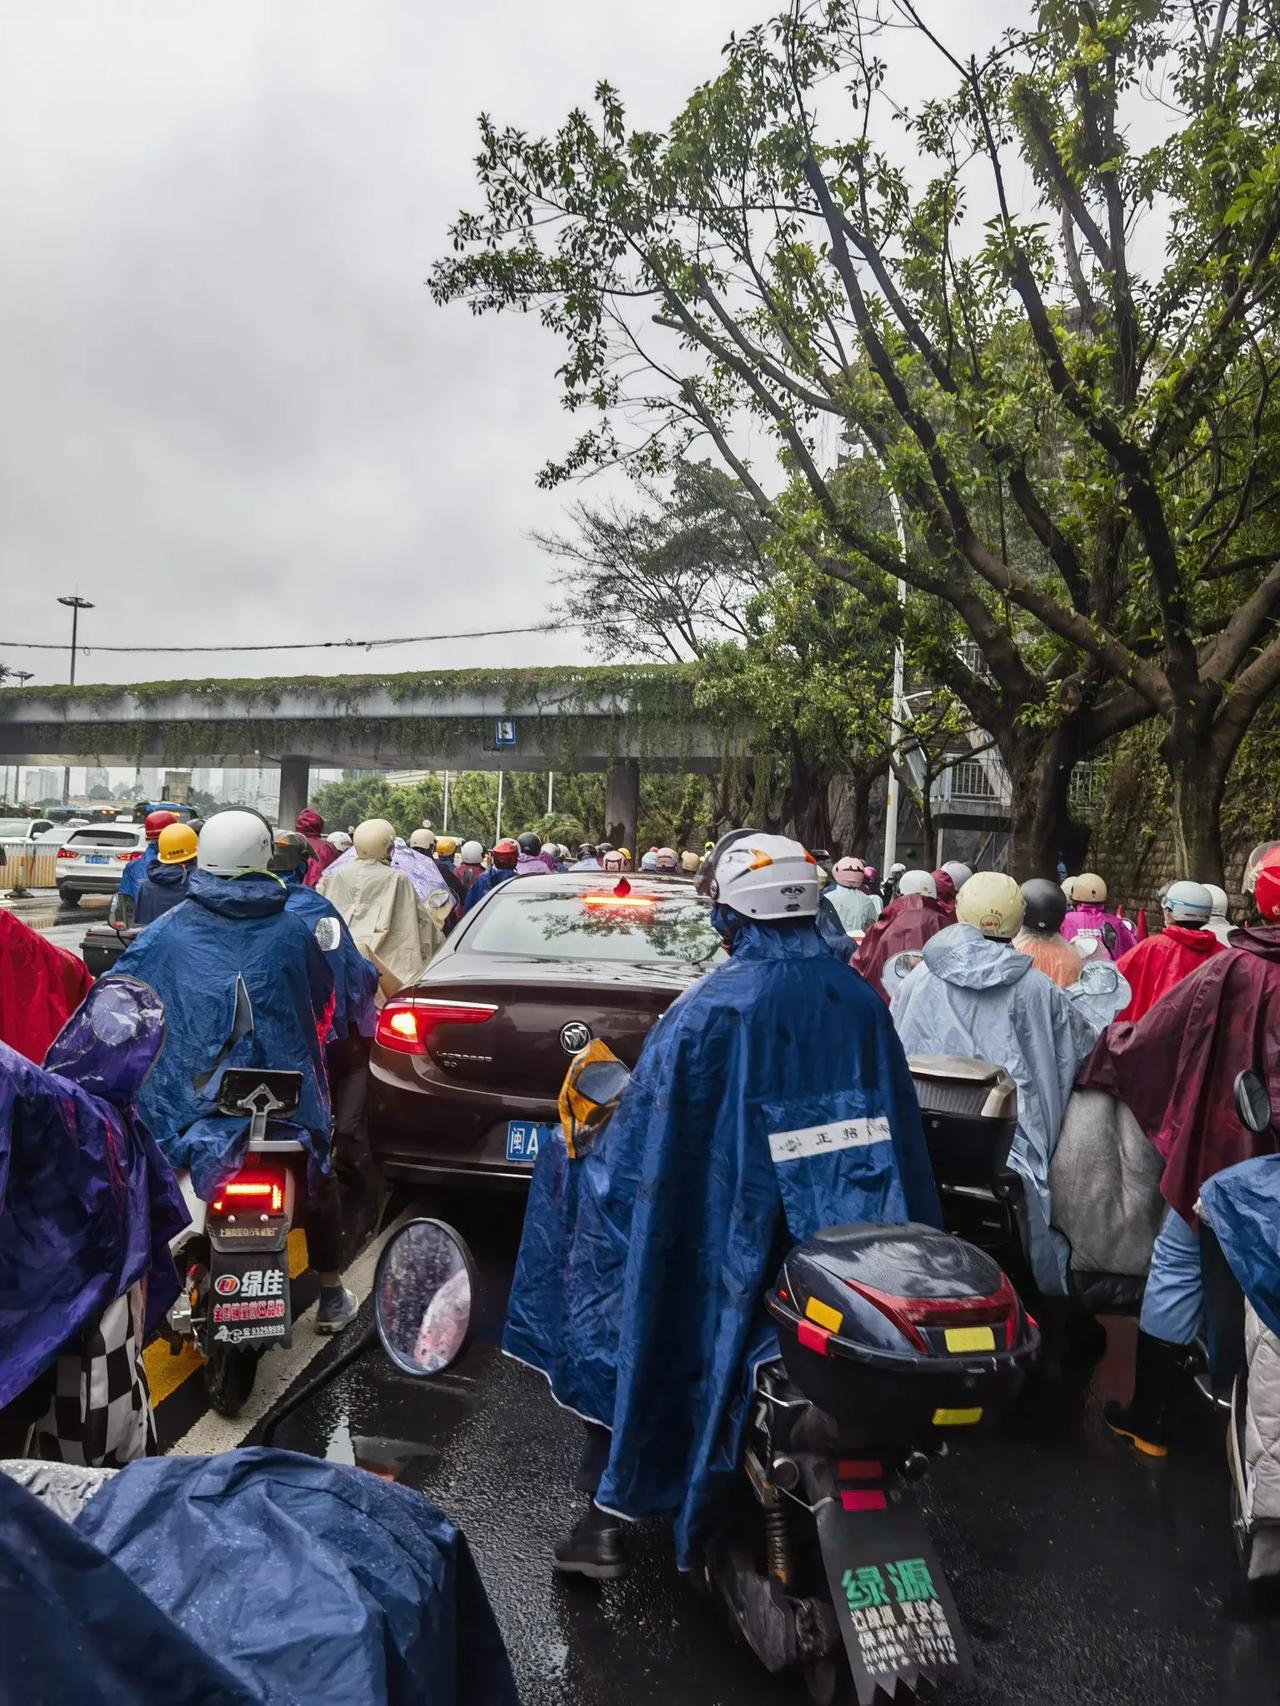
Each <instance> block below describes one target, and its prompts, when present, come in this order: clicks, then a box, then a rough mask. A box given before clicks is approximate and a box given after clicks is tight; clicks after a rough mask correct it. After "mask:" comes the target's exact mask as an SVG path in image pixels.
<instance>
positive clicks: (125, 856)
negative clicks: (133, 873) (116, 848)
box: [116, 847, 142, 865]
mask: <svg viewBox="0 0 1280 1706" xmlns="http://www.w3.org/2000/svg"><path fill="white" fill-rule="evenodd" d="M141 857H142V849H141V847H138V848H136V849H135V850H134V851H133V852H132V853H117V854H116V858H117V859H119V860H120V862H121V863H122V864H124V865H127V864H128V863H129V861H130V859H141Z"/></svg>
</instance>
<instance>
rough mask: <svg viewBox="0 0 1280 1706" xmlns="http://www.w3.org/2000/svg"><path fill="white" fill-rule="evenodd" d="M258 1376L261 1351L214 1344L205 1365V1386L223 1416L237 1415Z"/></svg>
mask: <svg viewBox="0 0 1280 1706" xmlns="http://www.w3.org/2000/svg"><path fill="white" fill-rule="evenodd" d="M257 1376H258V1353H257V1351H255V1350H247V1349H243V1348H239V1347H237V1348H236V1349H234V1350H229V1349H227V1348H226V1347H225V1346H215V1347H214V1348H213V1351H212V1354H211V1355H210V1357H209V1360H208V1362H206V1363H205V1365H204V1389H205V1392H206V1393H207V1394H208V1398H209V1403H210V1404H211V1405H212V1407H213V1408H214V1409H215V1410H216V1411H217V1412H218V1414H219V1415H220V1416H238V1415H239V1414H240V1412H241V1410H242V1409H243V1408H244V1406H245V1404H246V1403H247V1402H248V1398H249V1394H250V1393H251V1392H252V1391H253V1383H254V1381H255V1380H256V1379H257Z"/></svg>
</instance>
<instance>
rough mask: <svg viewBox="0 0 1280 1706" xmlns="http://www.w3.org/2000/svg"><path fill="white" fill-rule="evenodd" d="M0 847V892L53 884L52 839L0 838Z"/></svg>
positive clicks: (55, 847) (54, 849) (55, 850)
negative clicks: (1, 860) (0, 855)
mask: <svg viewBox="0 0 1280 1706" xmlns="http://www.w3.org/2000/svg"><path fill="white" fill-rule="evenodd" d="M0 850H3V852H4V864H3V865H2V866H0V893H5V894H10V893H16V892H20V891H21V890H23V889H51V888H55V887H56V886H57V882H58V843H57V842H56V841H0Z"/></svg>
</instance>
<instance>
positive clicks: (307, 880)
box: [293, 806, 338, 889]
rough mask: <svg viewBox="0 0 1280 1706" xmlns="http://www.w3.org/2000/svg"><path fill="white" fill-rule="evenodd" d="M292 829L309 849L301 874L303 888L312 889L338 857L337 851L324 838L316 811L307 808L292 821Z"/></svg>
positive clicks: (322, 820) (322, 827)
mask: <svg viewBox="0 0 1280 1706" xmlns="http://www.w3.org/2000/svg"><path fill="white" fill-rule="evenodd" d="M293 827H294V828H295V829H296V830H297V832H298V834H299V835H300V836H301V837H302V839H303V840H304V841H305V842H306V844H307V846H308V847H309V848H310V849H311V857H310V859H308V860H307V867H306V870H305V871H304V872H303V873H302V879H301V880H302V885H303V887H304V888H308V889H313V888H314V887H315V886H316V884H317V883H318V882H319V881H320V879H321V877H322V876H323V875H324V874H325V872H326V871H327V870H328V868H329V866H330V865H332V864H333V862H334V860H335V859H336V858H337V857H338V849H337V848H336V847H335V846H334V845H333V843H332V841H326V840H325V838H324V819H323V818H322V817H321V816H320V813H319V812H318V811H313V810H312V808H311V807H310V806H307V807H306V809H305V810H304V811H300V812H299V813H298V815H297V817H296V818H294V820H293Z"/></svg>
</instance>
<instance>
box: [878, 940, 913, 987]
mask: <svg viewBox="0 0 1280 1706" xmlns="http://www.w3.org/2000/svg"><path fill="white" fill-rule="evenodd" d="M923 959H924V955H923V954H920V953H917V952H916V951H915V949H914V948H912V949H908V950H907V952H906V953H902V954H895V955H894V956H893V958H892V959H891V960H890V961H888V963H887V964H886V966H885V968H884V970H883V971H882V972H881V974H880V979H881V982H882V983H883V984H884V986H885V988H886V989H893V988H894V986H895V985H896V984H899V983H901V982H902V980H903V978H904V977H910V975H911V973H912V972H913V971H914V970H915V969H916V967H917V966H918V965H919V964H920V963H921V962H922V961H923Z"/></svg>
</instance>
